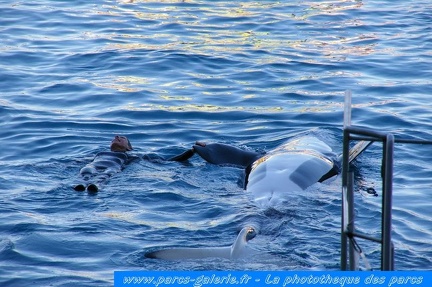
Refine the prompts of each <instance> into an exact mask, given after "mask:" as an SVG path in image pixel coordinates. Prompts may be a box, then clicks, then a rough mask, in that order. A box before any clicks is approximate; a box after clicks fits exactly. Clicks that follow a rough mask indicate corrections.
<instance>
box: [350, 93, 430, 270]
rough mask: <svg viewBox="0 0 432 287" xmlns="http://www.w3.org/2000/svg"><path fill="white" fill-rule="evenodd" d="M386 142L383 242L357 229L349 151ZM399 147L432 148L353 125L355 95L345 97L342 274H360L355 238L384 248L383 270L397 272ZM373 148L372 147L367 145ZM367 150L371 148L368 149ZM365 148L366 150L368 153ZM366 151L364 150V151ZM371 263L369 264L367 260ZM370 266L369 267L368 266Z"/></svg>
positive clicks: (382, 223)
mask: <svg viewBox="0 0 432 287" xmlns="http://www.w3.org/2000/svg"><path fill="white" fill-rule="evenodd" d="M359 140H361V141H369V142H382V168H381V177H382V206H381V209H382V212H381V236H380V238H375V237H371V236H368V235H365V234H361V233H359V232H357V231H356V229H355V213H354V173H353V172H352V171H351V170H350V162H349V156H350V155H349V152H350V151H349V148H350V144H351V141H359ZM395 143H409V144H429V145H430V144H432V141H430V140H416V139H395V137H394V136H393V135H392V134H391V133H383V132H377V131H374V130H372V129H367V128H361V127H356V126H352V125H351V92H350V91H347V92H346V93H345V111H344V131H343V156H342V224H341V270H358V268H359V262H358V260H359V255H360V256H363V258H365V257H364V255H363V254H362V253H361V252H362V251H361V249H360V248H359V246H358V244H357V242H356V241H355V238H361V239H365V240H369V241H372V242H376V243H379V244H381V270H382V271H391V270H394V246H393V243H392V239H391V238H392V237H391V229H392V197H393V150H394V144H395ZM367 146H369V145H367ZM366 148H367V147H366ZM366 148H365V149H366ZM362 151H363V150H362ZM366 262H367V260H366ZM368 264H369V263H367V265H368Z"/></svg>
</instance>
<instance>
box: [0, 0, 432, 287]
mask: <svg viewBox="0 0 432 287" xmlns="http://www.w3.org/2000/svg"><path fill="white" fill-rule="evenodd" d="M285 2H286V3H285ZM0 9H1V10H0V11H1V15H2V16H1V17H0V32H1V35H2V37H1V39H0V92H1V96H0V120H1V129H0V138H1V139H2V143H3V147H2V149H1V151H0V193H1V199H0V206H1V213H0V266H1V268H0V281H1V285H2V286H28V284H29V282H31V285H32V286H48V285H49V286H77V285H80V286H110V285H112V282H113V271H114V270H245V269H247V270H338V269H339V268H340V264H339V261H340V259H339V256H340V249H339V242H340V205H341V192H340V190H341V183H340V178H338V179H337V180H334V181H331V182H329V183H325V184H319V185H317V186H314V187H313V188H311V189H310V190H308V192H306V193H301V194H296V195H295V196H292V200H290V201H287V202H286V204H285V206H283V208H279V209H277V210H276V209H275V210H260V209H259V208H257V207H256V206H254V204H253V203H252V202H251V201H250V199H249V197H248V195H247V194H246V193H245V192H244V191H243V189H242V186H241V175H242V170H241V169H239V168H237V167H233V166H215V165H211V164H208V163H205V162H204V161H203V160H201V159H200V158H198V157H193V158H192V159H191V160H189V162H186V163H178V162H164V161H149V160H139V161H135V162H133V163H131V164H130V165H129V166H127V167H126V169H125V170H124V171H123V172H122V173H121V174H117V175H115V176H114V177H112V178H111V180H110V181H109V182H108V183H107V184H106V186H105V187H104V189H103V190H102V191H100V192H99V193H97V194H96V195H89V194H88V193H86V192H81V193H80V192H76V191H74V190H73V189H72V188H71V185H72V184H73V183H74V180H75V179H76V178H77V175H78V172H79V170H80V168H81V167H82V166H84V165H85V164H86V163H88V162H89V161H91V160H92V157H93V156H94V155H95V154H96V153H97V152H99V151H102V150H106V149H107V148H108V146H109V142H110V140H111V138H112V137H113V135H115V134H123V135H126V136H127V137H129V138H130V140H131V142H132V145H133V146H134V148H135V149H134V151H133V154H135V155H144V154H147V155H148V154H150V155H152V156H155V157H156V156H160V157H169V156H172V155H175V154H178V153H180V152H182V151H184V150H185V149H186V148H189V147H191V145H192V144H193V143H194V142H195V141H196V140H206V141H209V142H211V141H214V142H222V143H229V144H233V145H236V146H239V147H242V148H245V149H250V150H254V151H269V150H271V149H272V148H275V147H277V146H278V145H279V144H281V143H283V142H284V141H286V140H287V139H289V138H290V137H292V136H295V135H298V134H300V133H314V134H317V135H319V136H320V137H321V138H324V139H325V140H326V141H327V142H328V143H329V145H330V146H332V147H333V149H334V150H335V151H336V152H340V151H341V146H342V142H341V140H342V114H343V111H342V110H343V95H344V91H345V90H346V89H350V90H351V91H352V92H353V104H354V110H353V122H354V123H355V124H356V125H361V126H364V127H369V128H374V129H379V130H381V131H388V132H392V133H394V134H396V136H403V137H406V138H416V139H431V138H432V133H431V128H432V124H431V117H430V111H431V109H432V105H431V102H430V97H431V94H432V86H431V82H432V80H431V79H432V71H431V69H432V68H431V67H432V61H431V58H432V53H431V51H432V38H431V35H432V16H431V15H432V14H431V12H432V10H431V5H430V3H429V1H426V0H421V1H388V2H385V4H383V2H382V1H360V0H357V1H331V0H330V1H281V2H279V1H188V0H186V1H157V2H151V1H130V2H116V1H104V2H103V1H101V2H98V3H97V4H94V3H92V1H37V2H32V1H28V2H25V1H24V2H14V1H12V2H7V3H6V2H3V3H2V4H0ZM395 152H396V156H395V180H394V193H395V194H394V199H393V204H394V206H393V233H392V235H393V240H394V244H395V254H396V264H395V268H396V269H397V270H430V269H431V268H432V249H431V244H432V231H431V230H432V217H431V215H430V210H431V203H430V202H431V194H432V179H431V176H430V175H431V172H432V167H431V164H430V163H431V161H432V153H431V152H430V147H428V146H413V145H408V144H397V145H396V149H395ZM379 156H380V147H379V145H376V146H372V148H371V149H370V150H368V151H367V152H366V153H365V154H364V155H362V157H361V158H360V159H359V160H358V161H357V162H356V178H357V183H358V186H359V187H358V192H357V193H356V202H357V209H356V216H357V218H358V228H359V230H360V231H362V232H365V233H368V234H371V235H374V236H378V235H379V221H380V202H381V192H380V182H381V181H380V175H379V170H380V158H379ZM368 188H374V189H376V190H377V192H378V196H377V197H375V196H371V195H368V194H367V192H365V190H367V189H368ZM300 207H301V208H300ZM247 224H253V225H254V226H257V227H258V228H259V234H258V235H257V237H256V238H255V239H253V240H252V241H250V247H251V248H252V249H254V250H255V251H257V254H258V255H254V256H251V257H250V258H248V259H247V260H240V261H228V260H210V259H209V260H199V261H193V260H187V261H183V262H176V263H174V264H173V263H172V262H165V261H161V260H153V259H146V258H144V254H145V253H146V252H148V251H152V250H156V249H159V248H164V247H174V246H228V245H230V244H231V243H232V242H233V240H234V238H235V237H236V235H237V233H238V232H239V230H240V229H241V228H242V227H243V226H245V225H247ZM359 243H360V244H361V246H362V248H363V250H364V252H365V253H366V256H367V257H368V259H369V260H370V262H371V264H372V265H374V267H375V268H379V248H378V246H375V245H373V244H370V243H366V242H359ZM361 265H362V262H361ZM362 266H364V265H362Z"/></svg>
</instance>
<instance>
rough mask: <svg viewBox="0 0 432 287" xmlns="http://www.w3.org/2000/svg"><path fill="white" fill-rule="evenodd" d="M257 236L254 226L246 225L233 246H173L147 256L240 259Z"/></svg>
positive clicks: (160, 257) (179, 258) (169, 258)
mask: <svg viewBox="0 0 432 287" xmlns="http://www.w3.org/2000/svg"><path fill="white" fill-rule="evenodd" d="M255 236H256V231H255V229H254V228H253V227H244V228H243V229H242V230H241V231H240V233H239V234H238V235H237V238H236V240H235V241H234V243H233V244H232V245H231V246H226V247H203V248H172V249H163V250H159V251H154V252H150V253H147V254H146V255H145V256H146V257H147V258H158V259H165V260H181V259H204V258H226V259H234V260H235V259H240V258H243V257H246V256H247V255H248V253H249V250H248V249H247V248H246V247H247V243H248V241H249V240H251V239H252V238H254V237H255Z"/></svg>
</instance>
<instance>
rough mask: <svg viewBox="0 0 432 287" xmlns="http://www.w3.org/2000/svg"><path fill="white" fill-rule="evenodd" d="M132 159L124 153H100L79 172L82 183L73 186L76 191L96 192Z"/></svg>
mask: <svg viewBox="0 0 432 287" xmlns="http://www.w3.org/2000/svg"><path fill="white" fill-rule="evenodd" d="M131 160H132V157H131V156H130V155H128V154H127V153H125V152H112V151H108V152H100V153H98V154H97V155H96V156H95V158H94V159H93V161H92V162H91V163H89V164H87V165H86V166H85V167H83V168H82V169H81V171H80V177H81V181H82V183H80V184H77V185H75V186H74V189H75V190H77V191H84V190H86V189H87V190H88V191H90V192H96V191H98V190H99V188H100V186H101V185H103V184H104V183H105V181H106V180H107V179H108V178H110V177H111V176H112V175H113V174H115V173H118V172H120V171H122V170H123V168H124V167H125V165H126V164H128V163H129V162H130V161H131Z"/></svg>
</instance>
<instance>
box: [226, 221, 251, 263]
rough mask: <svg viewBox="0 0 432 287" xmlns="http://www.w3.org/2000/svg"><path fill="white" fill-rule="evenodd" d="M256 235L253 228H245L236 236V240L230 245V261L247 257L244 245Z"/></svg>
mask: <svg viewBox="0 0 432 287" xmlns="http://www.w3.org/2000/svg"><path fill="white" fill-rule="evenodd" d="M256 235H257V232H256V230H255V228H254V227H252V226H246V227H244V228H243V229H242V230H241V231H240V233H239V234H238V235H237V239H236V240H235V241H234V243H233V244H232V245H231V259H238V258H240V257H244V256H245V255H247V254H246V253H247V249H246V245H247V243H248V241H249V240H252V239H254V238H255V236H256Z"/></svg>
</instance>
